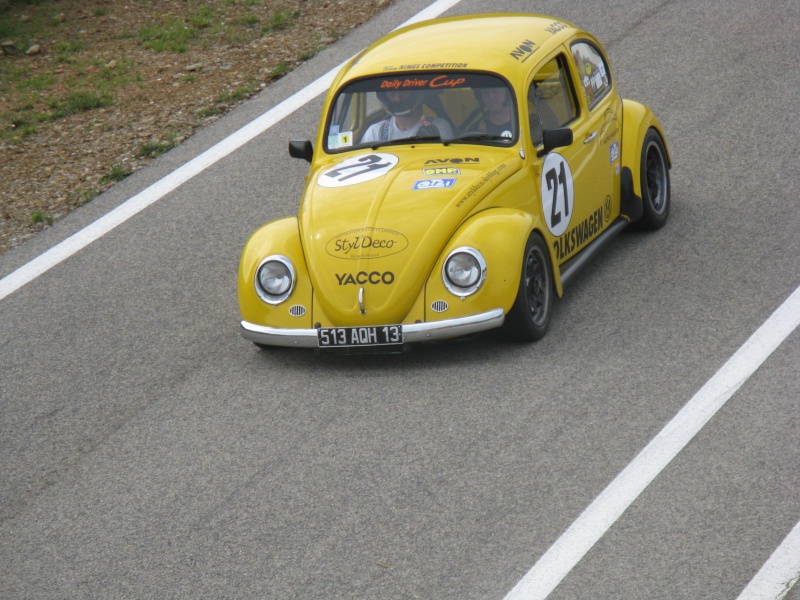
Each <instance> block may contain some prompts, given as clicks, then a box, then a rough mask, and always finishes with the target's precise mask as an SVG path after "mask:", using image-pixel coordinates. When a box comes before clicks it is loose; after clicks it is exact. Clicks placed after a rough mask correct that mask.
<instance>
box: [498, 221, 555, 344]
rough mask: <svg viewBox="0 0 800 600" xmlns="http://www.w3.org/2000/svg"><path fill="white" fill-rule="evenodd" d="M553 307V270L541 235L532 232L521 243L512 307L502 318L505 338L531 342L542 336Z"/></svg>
mask: <svg viewBox="0 0 800 600" xmlns="http://www.w3.org/2000/svg"><path fill="white" fill-rule="evenodd" d="M552 310H553V269H552V268H551V266H550V255H549V254H548V252H547V246H546V245H545V243H544V240H543V239H542V237H541V236H540V235H539V234H538V233H536V232H533V233H532V234H531V236H530V237H529V238H528V243H527V244H526V245H525V254H524V255H523V258H522V274H521V275H520V281H519V289H518V290H517V299H516V300H515V301H514V306H512V307H511V310H510V311H509V313H508V315H507V316H506V321H505V333H506V335H507V337H508V338H510V339H513V340H518V341H523V342H533V341H536V340H539V339H541V338H542V337H544V334H545V333H547V328H548V326H549V325H550V315H551V313H552Z"/></svg>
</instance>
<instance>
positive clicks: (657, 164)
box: [645, 142, 667, 214]
mask: <svg viewBox="0 0 800 600" xmlns="http://www.w3.org/2000/svg"><path fill="white" fill-rule="evenodd" d="M645 169H646V172H645V176H646V181H647V194H648V196H649V198H650V204H651V206H652V207H653V210H654V211H655V212H656V213H658V214H661V213H663V212H664V209H666V207H667V165H666V164H665V163H664V155H663V154H662V152H661V148H659V147H658V144H657V143H655V142H650V145H649V146H648V147H647V160H646V162H645Z"/></svg>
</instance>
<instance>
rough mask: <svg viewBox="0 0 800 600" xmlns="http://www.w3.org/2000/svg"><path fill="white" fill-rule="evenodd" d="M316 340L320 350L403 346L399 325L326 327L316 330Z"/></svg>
mask: <svg viewBox="0 0 800 600" xmlns="http://www.w3.org/2000/svg"><path fill="white" fill-rule="evenodd" d="M317 340H318V342H319V347H320V349H323V348H325V349H327V348H374V347H376V346H379V347H384V346H386V347H392V346H395V347H400V346H402V345H403V327H402V326H401V325H378V326H375V327H328V328H324V329H319V330H318V333H317Z"/></svg>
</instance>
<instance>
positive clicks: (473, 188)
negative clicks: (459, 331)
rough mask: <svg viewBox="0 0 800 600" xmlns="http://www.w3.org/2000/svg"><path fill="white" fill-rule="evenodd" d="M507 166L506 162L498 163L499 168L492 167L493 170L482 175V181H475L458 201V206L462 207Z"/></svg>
mask: <svg viewBox="0 0 800 600" xmlns="http://www.w3.org/2000/svg"><path fill="white" fill-rule="evenodd" d="M506 166H507V165H506V163H502V164H500V165H498V166H497V168H495V169H492V170H491V171H489V172H488V173H486V174H485V175H484V176H483V177H481V179H480V181H478V182H477V183H473V184H472V185H471V186H470V187H469V189H468V190H467V193H466V194H465V195H464V196H463V197H462V198H461V200H459V201H458V204H456V208H461V206H462V205H463V204H464V203H465V202H466V201H467V200H469V199H470V198H472V196H474V195H475V194H477V193H478V190H480V189H481V188H482V187H483V186H484V185H486V184H487V183H489V182H490V181H491V180H492V179H494V178H495V177H497V176H498V175H499V174H500V171H502V170H503V169H505V168H506Z"/></svg>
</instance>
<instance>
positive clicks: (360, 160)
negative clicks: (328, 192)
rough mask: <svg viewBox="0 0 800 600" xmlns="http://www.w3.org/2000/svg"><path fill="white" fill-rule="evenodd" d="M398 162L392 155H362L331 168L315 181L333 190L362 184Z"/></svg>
mask: <svg viewBox="0 0 800 600" xmlns="http://www.w3.org/2000/svg"><path fill="white" fill-rule="evenodd" d="M397 162H398V158H397V157H396V156H395V155H394V154H383V153H376V154H364V155H362V156H355V157H353V158H348V159H347V160H345V161H342V162H340V163H339V164H338V165H336V166H335V167H331V168H330V169H328V170H327V171H325V172H324V173H322V175H320V176H319V179H317V183H318V184H319V185H321V186H322V187H328V188H334V187H344V186H346V185H355V184H357V183H364V182H365V181H370V180H371V179H376V178H378V177H380V176H381V175H385V174H386V173H388V172H389V171H390V170H391V169H392V167H394V166H395V165H396V164H397Z"/></svg>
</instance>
